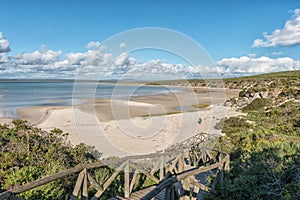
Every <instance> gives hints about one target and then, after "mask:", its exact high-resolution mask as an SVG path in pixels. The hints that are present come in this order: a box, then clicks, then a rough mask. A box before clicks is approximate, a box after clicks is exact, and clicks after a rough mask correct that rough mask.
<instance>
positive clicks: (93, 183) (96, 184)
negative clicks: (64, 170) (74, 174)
mask: <svg viewBox="0 0 300 200" xmlns="http://www.w3.org/2000/svg"><path fill="white" fill-rule="evenodd" d="M87 175H88V180H89V182H90V183H91V184H92V185H93V186H94V188H95V189H96V190H103V187H102V186H101V185H100V184H99V183H98V182H97V181H96V180H95V179H94V178H93V177H92V176H91V174H90V173H89V172H87Z"/></svg>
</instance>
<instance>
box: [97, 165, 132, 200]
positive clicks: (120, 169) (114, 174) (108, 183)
mask: <svg viewBox="0 0 300 200" xmlns="http://www.w3.org/2000/svg"><path fill="white" fill-rule="evenodd" d="M125 164H126V162H123V163H122V164H121V165H120V166H119V167H118V168H117V169H116V171H115V173H113V174H112V175H111V177H109V178H108V179H107V180H106V182H105V183H104V184H103V189H102V190H98V191H97V192H96V194H95V195H94V196H93V197H92V200H96V199H98V198H99V197H100V196H101V195H102V194H103V192H104V191H105V190H106V189H107V188H108V186H109V185H110V184H111V183H112V182H113V181H114V180H115V178H116V177H117V176H118V175H119V173H120V171H122V169H123V168H124V166H125Z"/></svg>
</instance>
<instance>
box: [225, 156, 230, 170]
mask: <svg viewBox="0 0 300 200" xmlns="http://www.w3.org/2000/svg"><path fill="white" fill-rule="evenodd" d="M225 170H226V171H227V170H230V156H229V155H226V161H225Z"/></svg>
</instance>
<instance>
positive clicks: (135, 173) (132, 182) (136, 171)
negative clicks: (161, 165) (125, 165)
mask: <svg viewBox="0 0 300 200" xmlns="http://www.w3.org/2000/svg"><path fill="white" fill-rule="evenodd" d="M138 175H139V170H135V171H134V174H133V177H132V180H131V183H130V188H129V192H130V194H131V193H132V190H133V187H134V185H135V182H136V179H137V177H138Z"/></svg>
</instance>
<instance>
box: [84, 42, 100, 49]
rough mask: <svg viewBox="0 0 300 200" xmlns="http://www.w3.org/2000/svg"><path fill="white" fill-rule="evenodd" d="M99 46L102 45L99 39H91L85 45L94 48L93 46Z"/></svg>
mask: <svg viewBox="0 0 300 200" xmlns="http://www.w3.org/2000/svg"><path fill="white" fill-rule="evenodd" d="M99 46H101V44H100V42H98V41H91V42H89V43H88V44H87V45H86V46H85V47H86V48H87V49H92V48H97V47H99Z"/></svg>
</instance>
